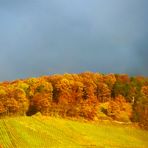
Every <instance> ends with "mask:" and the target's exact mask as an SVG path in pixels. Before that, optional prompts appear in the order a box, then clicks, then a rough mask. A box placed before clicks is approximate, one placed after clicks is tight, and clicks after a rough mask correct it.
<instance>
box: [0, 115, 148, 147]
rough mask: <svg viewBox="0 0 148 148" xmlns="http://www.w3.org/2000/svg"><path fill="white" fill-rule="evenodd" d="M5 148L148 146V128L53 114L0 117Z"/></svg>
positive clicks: (0, 134) (0, 138)
mask: <svg viewBox="0 0 148 148" xmlns="http://www.w3.org/2000/svg"><path fill="white" fill-rule="evenodd" d="M0 145H1V147H2V148H13V147H14V148H34V147H35V148H47V147H50V148H51V147H53V148H58V147H59V148H62V147H63V148H65V147H73V148H75V147H76V148H77V147H87V148H89V147H90V148H91V147H94V148H147V146H148V131H143V130H140V129H137V128H134V127H132V126H131V125H114V124H111V123H89V122H86V123H85V122H82V121H72V120H68V119H61V118H52V117H44V116H43V117H42V116H41V117H15V118H8V119H0Z"/></svg>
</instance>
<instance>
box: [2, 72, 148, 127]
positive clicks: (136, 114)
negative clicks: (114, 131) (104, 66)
mask: <svg viewBox="0 0 148 148" xmlns="http://www.w3.org/2000/svg"><path fill="white" fill-rule="evenodd" d="M38 112H40V113H41V114H43V115H47V116H60V117H72V118H84V119H87V120H95V121H97V120H116V121H121V122H136V123H138V124H139V125H140V126H141V127H142V128H145V129H148V118H147V117H148V78H147V77H143V76H134V77H130V76H128V75H127V74H101V73H92V72H84V73H80V74H68V73H66V74H63V75H62V74H55V75H49V76H42V77H38V78H27V79H19V80H15V81H10V82H9V81H5V82H1V83H0V117H1V118H3V117H5V116H24V115H27V116H31V115H34V114H36V113H38Z"/></svg>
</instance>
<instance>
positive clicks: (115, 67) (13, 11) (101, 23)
mask: <svg viewBox="0 0 148 148" xmlns="http://www.w3.org/2000/svg"><path fill="white" fill-rule="evenodd" d="M147 14H148V0H13V1H12V0H3V1H2V0H0V71H1V72H0V81H3V80H13V79H16V78H25V77H32V76H40V75H46V74H53V73H64V72H69V73H78V72H82V71H93V72H96V71H97V72H102V73H110V72H111V73H128V74H132V75H139V74H142V75H146V76H148V66H147V63H148V60H147V55H148V27H147V26H148V16H147Z"/></svg>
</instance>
